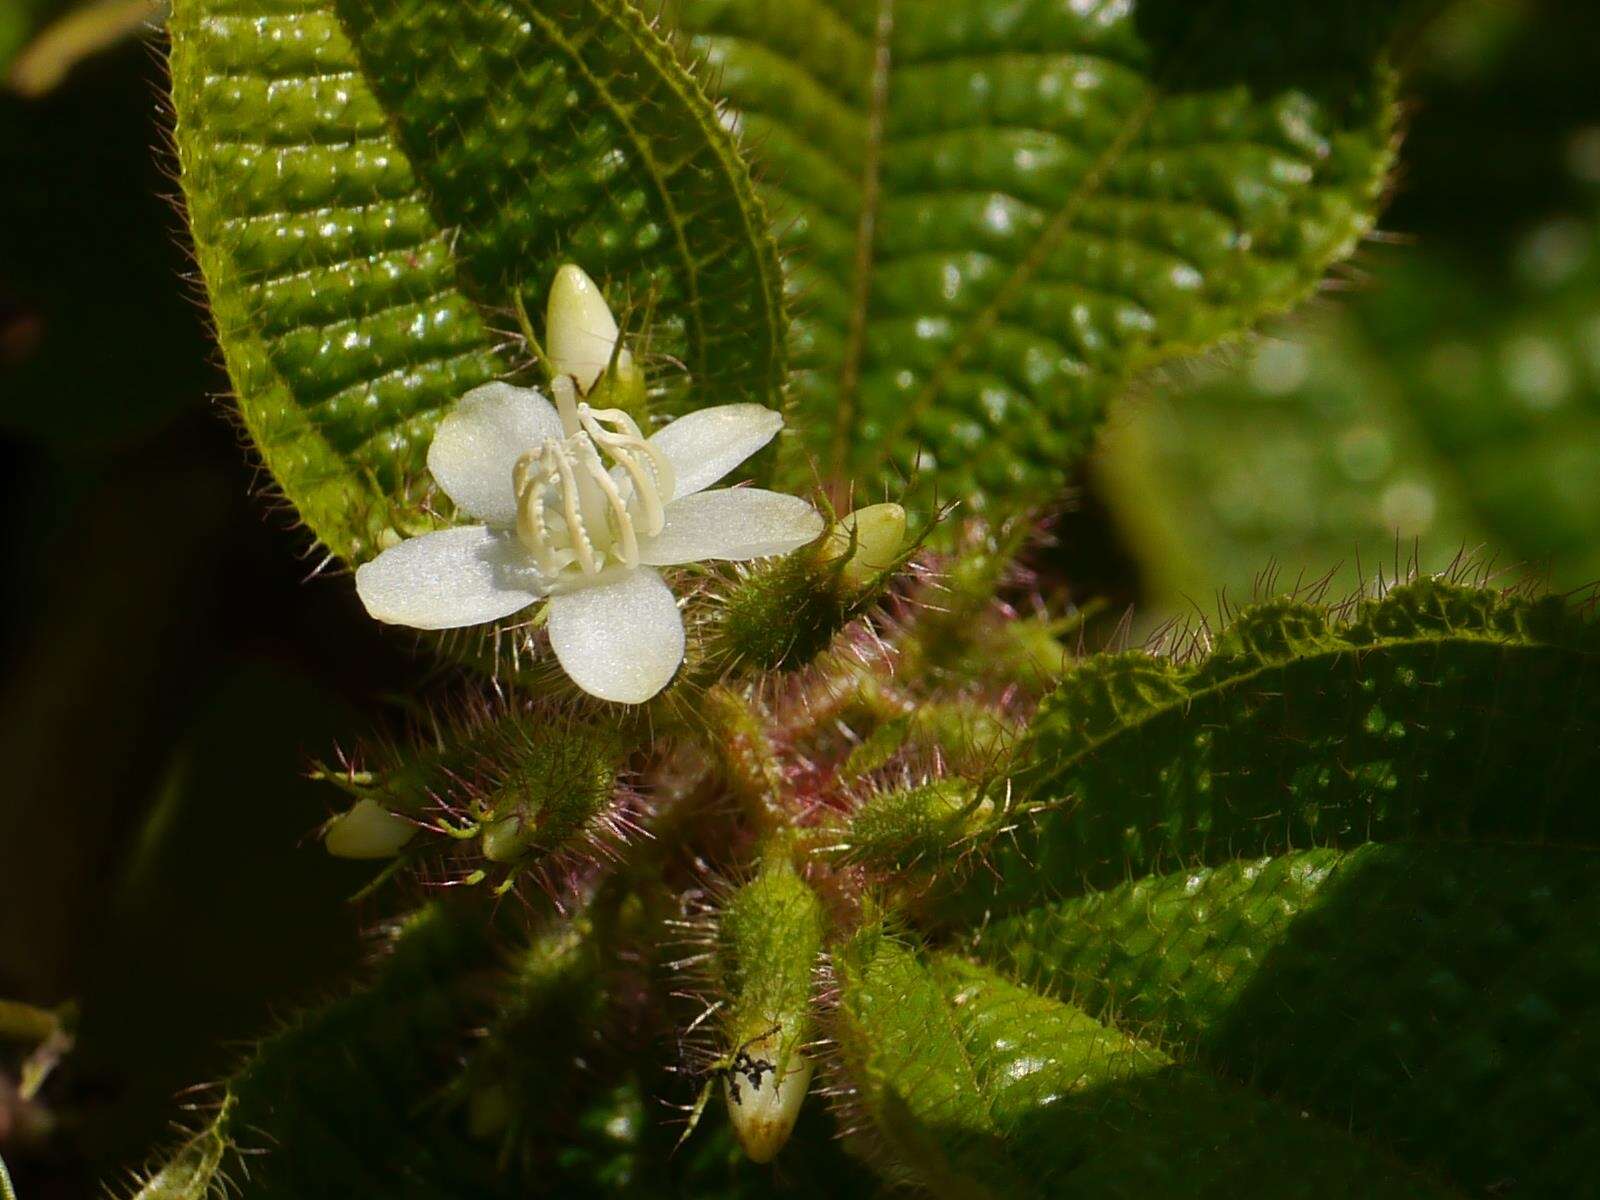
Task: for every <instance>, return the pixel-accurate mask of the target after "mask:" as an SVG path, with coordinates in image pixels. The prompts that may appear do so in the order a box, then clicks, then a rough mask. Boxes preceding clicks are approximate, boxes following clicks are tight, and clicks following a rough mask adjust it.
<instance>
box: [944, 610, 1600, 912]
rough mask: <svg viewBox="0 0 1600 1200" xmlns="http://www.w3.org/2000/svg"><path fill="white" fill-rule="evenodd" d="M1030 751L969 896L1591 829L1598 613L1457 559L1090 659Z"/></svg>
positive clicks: (1003, 903)
mask: <svg viewBox="0 0 1600 1200" xmlns="http://www.w3.org/2000/svg"><path fill="white" fill-rule="evenodd" d="M1019 756H1020V760H1019V765H1018V770H1017V773H1016V777H1015V782H1016V785H1017V788H1018V790H1019V794H1020V795H1021V796H1023V797H1025V798H1026V800H1025V803H1026V804H1036V805H1038V810H1037V812H1036V813H1035V814H1034V819H1033V820H1032V821H1030V822H1027V823H1026V824H1025V826H1024V828H1022V829H1020V830H1018V832H1017V834H1016V838H1015V840H1014V841H1011V842H1005V843H1002V844H1001V845H1000V846H998V847H997V848H996V851H995V865H996V867H997V874H996V875H993V876H991V875H988V874H987V873H985V875H984V876H983V878H979V879H975V880H974V883H973V887H972V888H971V889H970V890H969V893H968V894H967V895H966V896H964V897H963V899H962V904H963V905H964V906H965V911H969V912H972V913H975V914H976V913H983V912H990V913H996V912H1003V911H1006V910H1008V909H1010V908H1014V907H1026V906H1028V905H1031V904H1034V903H1038V902H1039V901H1040V899H1042V898H1048V899H1055V898H1058V897H1061V896H1070V895H1074V894H1077V893H1079V892H1082V891H1084V890H1085V889H1087V888H1095V887H1108V886H1112V885H1114V884H1117V883H1120V882H1122V881H1123V880H1125V879H1127V878H1128V877H1130V876H1135V877H1136V876H1140V875H1144V874H1148V873H1157V872H1163V871H1175V870H1179V869H1181V868H1184V867H1189V866H1199V865H1214V864H1217V863H1221V862H1226V861H1229V860H1232V859H1239V858H1255V857H1258V856H1260V855H1262V854H1274V853H1279V852H1282V851H1285V850H1291V849H1305V848H1309V847H1313V846H1354V845H1359V844H1361V843H1363V842H1368V841H1381V842H1388V841H1401V840H1414V839H1419V838H1426V839H1430V840H1449V841H1464V840H1470V841H1483V840H1490V841H1508V842H1539V843H1545V842H1553V843H1560V844H1589V845H1593V844H1596V843H1600V807H1597V806H1596V805H1595V804H1594V803H1593V779H1594V777H1595V775H1596V772H1597V771H1600V624H1597V623H1596V622H1594V621H1593V620H1592V619H1591V618H1590V617H1589V616H1587V615H1586V614H1585V613H1584V612H1582V611H1576V610H1574V609H1573V608H1572V606H1571V605H1570V604H1569V603H1568V602H1566V601H1563V600H1562V599H1560V598H1558V597H1547V598H1544V599H1529V598H1526V597H1523V596H1519V595H1507V594H1503V593H1499V592H1495V591H1491V590H1487V589H1481V588H1474V587H1467V586H1462V585H1459V584H1453V583H1449V582H1446V581H1444V580H1439V579H1424V580H1419V581H1417V582H1414V583H1410V584H1406V585H1403V586H1401V587H1397V588H1395V589H1394V590H1393V591H1391V592H1390V593H1389V594H1388V595H1387V596H1385V597H1384V598H1382V599H1379V600H1368V601H1363V602H1361V603H1360V604H1358V605H1356V606H1355V607H1354V609H1353V611H1351V612H1350V613H1349V614H1348V616H1347V617H1346V618H1345V619H1341V618H1340V617H1339V616H1338V615H1337V614H1335V613H1331V612H1330V611H1329V610H1327V609H1325V608H1322V607H1318V606H1315V605H1311V604H1303V603H1299V602H1296V601H1292V600H1279V601H1273V602H1270V603H1267V604H1264V605H1261V606H1259V607H1257V608H1254V609H1251V610H1248V611H1247V612H1246V613H1245V614H1244V615H1243V616H1241V617H1240V618H1239V620H1238V621H1236V622H1235V623H1234V625H1232V626H1231V627H1230V628H1229V629H1228V630H1227V631H1226V632H1224V633H1223V634H1222V635H1220V636H1219V637H1218V638H1217V639H1216V643H1215V646H1214V647H1213V648H1212V650H1211V653H1210V654H1209V655H1207V656H1205V657H1203V658H1197V659H1195V660H1194V661H1190V662H1187V663H1183V662H1175V661H1171V660H1168V659H1162V658H1156V657H1152V656H1150V655H1147V654H1143V653H1137V652H1135V653H1125V654H1119V655H1105V656H1099V657H1096V658H1093V659H1088V660H1084V661H1083V662H1082V663H1081V664H1080V665H1078V666H1077V667H1076V668H1075V669H1074V670H1072V671H1071V672H1070V673H1069V674H1068V675H1067V676H1066V678H1064V679H1063V680H1062V682H1061V684H1060V686H1059V687H1058V688H1057V690H1056V691H1055V693H1053V694H1052V696H1051V697H1050V698H1049V699H1048V700H1046V702H1045V704H1044V705H1043V706H1042V707H1041V709H1040V712H1039V713H1038V715H1037V717H1036V718H1035V720H1034V722H1033V725H1032V727H1031V729H1030V732H1029V734H1028V735H1027V737H1026V739H1025V742H1024V744H1023V746H1022V747H1021V749H1020V751H1019ZM1511 798H1514V799H1511ZM995 880H998V882H995Z"/></svg>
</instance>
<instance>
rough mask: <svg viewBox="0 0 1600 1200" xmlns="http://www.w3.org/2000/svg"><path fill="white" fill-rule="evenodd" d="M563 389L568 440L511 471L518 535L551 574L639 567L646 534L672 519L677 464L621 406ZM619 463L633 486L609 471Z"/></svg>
mask: <svg viewBox="0 0 1600 1200" xmlns="http://www.w3.org/2000/svg"><path fill="white" fill-rule="evenodd" d="M562 382H565V383H566V384H567V386H566V387H560V386H558V387H557V388H556V395H557V400H558V401H559V402H560V404H559V407H560V409H561V416H562V425H563V428H564V429H567V430H570V432H568V434H567V436H566V437H564V438H559V439H558V438H550V439H548V440H546V441H545V443H544V445H543V446H541V447H539V448H538V449H537V450H530V451H529V452H528V453H527V454H524V455H523V456H522V457H521V458H519V459H518V460H517V462H516V465H515V466H514V467H513V468H512V475H511V482H512V487H513V488H514V489H515V491H516V497H517V534H518V536H519V537H520V538H521V540H522V542H523V544H524V545H525V546H527V547H528V550H529V552H530V553H531V554H532V555H533V557H534V561H535V562H536V563H537V564H538V567H539V570H540V571H542V572H543V573H545V574H546V575H549V576H550V577H551V578H552V579H554V577H555V576H556V575H557V574H558V573H560V572H562V571H565V570H567V569H568V568H571V567H577V568H578V570H579V571H580V572H581V573H582V574H584V575H597V574H600V573H601V572H603V571H604V570H605V569H606V568H607V566H608V565H609V563H610V562H615V563H618V564H620V565H622V566H624V567H636V566H638V565H639V538H640V536H641V535H642V536H644V537H653V536H655V535H656V534H658V533H660V532H661V530H662V528H663V527H664V526H665V524H666V505H667V502H668V501H669V500H671V498H672V492H673V487H674V484H675V477H674V474H673V470H672V464H671V462H670V461H668V459H667V457H666V455H664V454H663V453H662V452H661V451H660V450H658V449H657V448H656V447H654V446H652V445H651V444H650V443H649V442H648V441H647V440H646V439H645V437H644V436H643V435H642V434H641V433H640V432H639V426H638V425H636V424H635V423H634V421H633V419H632V418H631V417H629V416H628V414H627V413H625V412H623V411H622V410H621V409H601V410H598V411H596V410H594V409H591V408H590V407H589V406H588V405H587V404H581V403H578V402H577V400H576V395H575V392H574V390H573V388H572V385H571V381H570V380H568V381H562V380H557V384H558V385H559V384H560V383H562ZM602 449H603V450H604V452H605V458H606V459H609V460H610V461H611V462H612V463H613V464H614V465H615V467H616V468H620V469H621V471H622V472H623V474H625V475H626V476H627V478H628V481H629V484H630V485H631V487H629V488H627V489H626V494H625V489H624V488H623V487H622V486H619V485H620V484H621V479H620V477H615V476H613V474H612V471H611V470H608V469H607V466H606V462H605V459H602V457H601V451H602Z"/></svg>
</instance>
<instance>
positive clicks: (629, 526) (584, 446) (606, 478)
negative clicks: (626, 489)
mask: <svg viewBox="0 0 1600 1200" xmlns="http://www.w3.org/2000/svg"><path fill="white" fill-rule="evenodd" d="M579 455H580V457H581V458H582V460H583V465H584V466H585V467H586V468H588V471H589V476H590V478H591V479H593V480H594V482H595V484H596V485H597V486H598V487H599V488H600V492H601V494H602V495H603V496H604V497H605V499H606V510H607V511H606V515H607V517H608V518H609V520H608V521H607V524H608V525H609V526H610V530H609V531H610V533H611V535H612V537H613V538H614V539H617V540H614V541H613V542H612V544H611V553H612V554H613V555H615V556H616V558H617V559H618V560H619V561H621V562H622V563H623V565H625V566H629V567H637V566H638V565H639V536H638V534H637V533H636V532H635V531H634V528H633V517H632V516H631V515H630V514H629V512H628V504H627V501H625V500H623V498H622V493H621V492H620V491H619V490H618V489H617V483H616V480H614V479H612V478H611V473H610V472H609V471H607V470H606V467H605V464H604V463H603V462H601V461H600V452H599V451H598V450H596V449H595V448H594V443H593V442H591V441H585V442H582V443H581V444H580V447H579ZM619 542H620V544H618V543H619Z"/></svg>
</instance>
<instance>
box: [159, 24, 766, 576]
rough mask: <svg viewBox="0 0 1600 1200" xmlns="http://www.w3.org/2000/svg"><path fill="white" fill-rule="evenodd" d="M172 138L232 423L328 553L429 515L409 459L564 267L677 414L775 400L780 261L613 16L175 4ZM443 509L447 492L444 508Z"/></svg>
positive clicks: (650, 60)
mask: <svg viewBox="0 0 1600 1200" xmlns="http://www.w3.org/2000/svg"><path fill="white" fill-rule="evenodd" d="M171 29H172V77H173V104H174V109H175V112H176V116H177V123H176V129H175V134H174V136H175V141H176V145H177V149H178V156H179V161H180V164H181V168H182V182H183V188H184V195H185V198H186V200H187V202H188V209H189V219H190V225H191V228H192V231H193V234H194V241H195V249H196V252H197V257H198V259H199V263H200V267H201V271H202V273H203V275H204V277H205V281H206V287H207V291H208V294H209V296H210V300H211V306H212V312H213V316H214V318H215V321H216V326H217V332H218V337H219V340H220V342H221V344H222V349H223V354H224V357H225V358H226V360H227V364H228V370H229V374H230V376H231V378H232V381H233V385H234V388H235V390H236V392H237V393H238V398H239V408H240V413H241V415H242V417H243V420H244V424H245V427H246V429H247V430H248V432H249V434H250V437H251V439H252V441H253V442H254V444H255V447H256V449H257V450H258V451H259V452H260V454H261V457H262V459H263V461H264V462H265V464H266V466H267V468H268V469H269V470H270V472H271V473H272V476H273V478H274V479H275V481H276V483H277V485H278V486H279V487H280V488H281V489H282V490H283V492H284V494H285V496H286V497H287V498H288V499H289V501H290V502H291V503H292V504H293V505H294V506H295V507H296V509H298V510H299V513H300V515H301V517H303V518H304V520H305V522H306V524H307V525H309V526H310V528H311V530H312V531H313V532H314V533H315V534H316V535H317V536H318V537H319V538H320V539H321V540H322V541H323V542H324V543H325V544H326V545H327V546H328V548H329V549H330V550H331V551H333V552H334V553H335V554H338V555H340V556H342V557H344V558H349V559H361V558H365V557H369V556H370V555H371V554H373V553H375V552H376V550H377V549H379V548H380V546H381V543H382V542H383V541H384V540H386V539H388V538H390V537H392V536H393V533H394V532H395V531H400V532H409V531H414V530H416V529H418V528H422V527H425V526H427V525H428V524H430V523H431V522H432V517H431V516H430V515H429V511H430V510H429V509H428V508H427V505H428V503H429V501H430V490H429V487H428V481H427V478H426V475H425V472H424V469H423V467H424V455H425V453H426V450H427V446H428V442H429V439H430V436H431V433H432V430H433V428H434V425H435V423H436V422H437V420H438V418H439V417H440V415H441V414H442V413H443V412H444V411H446V410H447V409H448V407H449V406H450V405H451V404H452V403H453V402H454V401H455V400H456V399H457V398H458V397H459V396H460V395H461V394H462V393H463V392H465V391H466V390H467V389H469V388H471V387H473V386H474V385H476V384H479V383H482V382H484V381H485V380H488V379H491V378H495V377H498V376H504V375H506V374H508V373H510V372H512V371H514V370H515V369H516V368H517V367H518V366H520V365H524V364H525V361H526V355H525V354H524V353H522V352H520V351H514V350H512V349H509V348H508V347H509V346H510V344H511V343H512V341H513V339H512V338H510V337H509V335H508V334H507V333H506V332H505V330H508V329H510V328H512V327H514V323H515V318H514V316H513V315H512V310H513V308H514V307H515V304H516V302H517V301H518V300H520V301H521V302H522V303H523V304H524V305H525V306H526V308H527V309H528V310H529V311H532V312H539V311H542V308H543V300H544V295H545V291H546V289H547V287H548V285H549V282H550V279H551V277H552V275H553V273H554V270H555V268H556V266H557V265H558V264H559V263H560V262H562V261H567V260H573V261H577V262H579V263H580V264H581V265H583V266H584V267H585V269H586V270H588V271H589V273H590V274H592V275H594V276H595V277H596V278H597V279H599V280H601V282H602V285H603V286H604V287H605V288H606V290H607V293H608V296H609V297H610V299H611V300H612V301H613V305H614V307H617V308H619V310H620V311H622V312H623V313H624V314H625V315H626V316H627V317H629V318H631V321H632V328H634V329H636V330H637V329H639V328H640V327H641V326H642V325H643V324H644V322H645V319H646V315H647V314H648V322H649V324H648V329H647V331H646V332H647V333H648V336H649V342H648V349H649V351H650V352H651V354H652V355H654V356H659V359H660V361H662V362H666V361H676V362H681V363H683V364H684V366H685V367H686V368H687V370H688V373H689V376H690V377H692V380H693V386H694V393H693V398H692V401H691V399H690V397H689V396H688V395H687V394H686V392H685V389H684V388H683V387H682V386H681V385H682V384H683V383H684V382H685V380H684V379H682V378H678V379H676V380H671V381H668V382H669V384H671V385H672V386H669V388H668V392H669V393H670V394H668V395H665V396H663V397H662V400H663V404H664V407H666V408H667V409H668V410H669V411H670V410H674V409H681V408H683V407H686V406H692V407H699V406H702V405H707V404H716V403H724V402H731V401H737V400H752V401H757V402H760V403H765V404H768V405H771V406H774V407H776V406H778V404H779V393H780V389H781V387H782V383H783V342H784V329H785V321H784V314H783V311H782V300H781V294H780V283H779V275H778V268H777V260H776V256H775V249H774V246H773V243H772V242H771V240H770V238H769V236H768V234H767V232H766V223H767V219H766V217H765V215H764V212H763V210H762V208H761V205H760V203H759V201H758V200H757V199H756V198H755V196H754V194H753V192H752V190H751V187H750V184H749V180H748V177H747V174H746V169H745V166H744V163H743V162H742V161H741V160H740V159H739V157H738V156H737V154H736V153H735V151H734V149H733V145H732V142H731V140H730V139H729V137H728V135H727V134H726V132H725V131H724V130H723V128H722V126H721V124H720V123H719V121H718V118H717V114H716V112H715V110H714V109H713V108H712V106H711V104H710V103H709V102H708V101H707V100H706V99H705V97H704V96H703V94H702V93H701V92H700V90H699V88H698V86H697V85H696V84H695V82H694V81H693V80H692V79H691V78H690V77H689V75H688V74H687V73H686V72H685V71H684V70H683V69H682V67H681V66H680V65H679V64H678V62H677V60H676V58H675V56H674V54H673V51H672V49H671V48H670V47H669V46H668V45H667V44H666V43H665V42H663V41H662V40H661V38H660V37H659V36H658V35H657V34H656V33H655V32H654V30H652V29H651V28H650V27H649V26H648V25H647V24H646V23H645V22H644V20H643V18H642V17H640V16H639V14H638V13H637V12H636V11H635V10H634V9H633V8H631V7H630V6H629V5H628V4H627V3H625V0H558V2H557V3H552V4H534V3H533V2H532V0H459V2H454V3H450V4H432V3H421V2H420V0H338V2H335V0H179V3H177V4H175V5H174V9H173V15H172V22H171ZM435 502H436V503H438V502H440V501H437V500H436V501H435Z"/></svg>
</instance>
